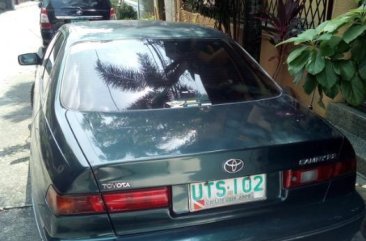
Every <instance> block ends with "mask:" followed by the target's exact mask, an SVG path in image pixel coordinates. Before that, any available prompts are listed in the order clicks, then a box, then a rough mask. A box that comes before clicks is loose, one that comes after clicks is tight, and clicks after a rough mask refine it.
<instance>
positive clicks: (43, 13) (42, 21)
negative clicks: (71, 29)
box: [40, 8, 52, 29]
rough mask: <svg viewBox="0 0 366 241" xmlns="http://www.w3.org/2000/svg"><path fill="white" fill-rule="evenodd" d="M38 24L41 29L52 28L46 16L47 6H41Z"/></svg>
mask: <svg viewBox="0 0 366 241" xmlns="http://www.w3.org/2000/svg"><path fill="white" fill-rule="evenodd" d="M40 24H41V29H51V28H52V25H51V23H50V20H49V18H48V11H47V8H41V16H40Z"/></svg>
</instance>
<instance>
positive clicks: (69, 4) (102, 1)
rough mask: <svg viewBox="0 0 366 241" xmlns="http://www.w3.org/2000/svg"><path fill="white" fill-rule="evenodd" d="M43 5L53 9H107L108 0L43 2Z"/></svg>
mask: <svg viewBox="0 0 366 241" xmlns="http://www.w3.org/2000/svg"><path fill="white" fill-rule="evenodd" d="M43 2H44V5H45V6H48V5H49V4H50V5H52V7H53V8H97V9H100V8H109V5H108V0H44V1H43Z"/></svg>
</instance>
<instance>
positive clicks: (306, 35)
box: [276, 29, 317, 47]
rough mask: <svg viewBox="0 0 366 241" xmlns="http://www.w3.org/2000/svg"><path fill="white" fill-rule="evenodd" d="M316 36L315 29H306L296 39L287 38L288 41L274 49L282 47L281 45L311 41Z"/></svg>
mask: <svg viewBox="0 0 366 241" xmlns="http://www.w3.org/2000/svg"><path fill="white" fill-rule="evenodd" d="M316 36H317V32H316V31H315V29H308V30H306V31H304V32H302V33H301V34H299V35H298V36H296V37H292V38H289V39H287V40H285V41H283V42H281V43H279V44H277V45H276V47H277V46H279V45H282V44H287V43H294V44H295V45H296V44H301V43H305V42H309V41H313V40H314V39H315V37H316Z"/></svg>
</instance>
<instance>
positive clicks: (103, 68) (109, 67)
mask: <svg viewBox="0 0 366 241" xmlns="http://www.w3.org/2000/svg"><path fill="white" fill-rule="evenodd" d="M144 44H145V45H146V46H148V48H149V50H150V51H154V52H155V55H151V56H153V58H152V57H150V55H149V54H147V53H136V55H137V62H138V64H139V66H136V67H137V68H126V67H124V66H117V65H114V64H109V63H107V62H105V61H102V60H101V59H100V58H99V56H98V60H97V63H96V67H95V69H96V71H97V72H98V74H99V75H100V77H101V78H102V79H103V81H104V83H105V84H106V85H107V86H108V88H109V87H112V88H114V89H119V90H120V91H128V92H144V95H143V96H142V97H140V98H139V99H137V100H136V101H135V102H134V103H133V104H131V105H130V106H129V107H128V108H127V109H150V108H163V107H168V106H166V103H168V102H170V101H173V100H176V99H180V98H187V97H188V98H194V97H196V96H198V95H199V93H198V91H197V90H195V89H194V88H192V87H190V86H189V85H187V84H186V83H184V82H183V81H181V78H185V80H186V81H187V80H188V82H189V81H195V78H194V74H195V73H197V72H198V71H197V70H196V69H195V68H194V67H193V64H192V62H193V58H192V56H189V55H190V53H191V52H192V51H186V52H181V53H179V54H174V53H173V52H174V51H177V50H176V48H174V49H172V48H171V47H168V46H167V45H171V44H167V43H162V42H161V41H159V40H145V41H144ZM161 51H163V52H164V53H165V54H166V56H164V55H163V54H162V53H161ZM172 51H173V52H172ZM154 56H158V62H157V60H156V58H155V57H154ZM167 56H169V57H167ZM186 71H188V72H189V73H190V76H188V75H187V74H185V72H186ZM146 90H147V91H146Z"/></svg>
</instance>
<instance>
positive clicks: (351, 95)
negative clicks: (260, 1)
mask: <svg viewBox="0 0 366 241" xmlns="http://www.w3.org/2000/svg"><path fill="white" fill-rule="evenodd" d="M341 32H342V33H341ZM288 43H293V44H294V45H295V46H296V48H294V49H293V50H292V51H291V52H290V54H289V56H288V58H287V64H288V71H289V73H290V74H291V75H292V76H293V77H294V82H295V83H300V82H301V81H302V80H303V79H304V81H305V82H304V85H303V88H304V90H305V92H306V93H307V94H309V95H310V94H311V93H314V92H315V91H316V90H317V91H318V92H319V95H320V101H319V104H320V105H322V106H324V105H323V102H322V98H323V96H324V95H325V96H328V97H329V98H331V99H333V98H334V97H335V96H337V95H338V93H341V94H342V96H343V97H344V99H345V101H346V102H347V103H348V104H350V105H352V106H359V105H361V104H362V103H363V102H364V101H365V98H366V46H365V43H366V5H365V4H364V3H363V4H361V6H360V7H359V8H357V9H353V10H350V11H349V12H347V13H345V14H343V15H340V16H338V17H336V18H334V19H332V20H329V21H326V22H324V23H322V24H320V25H319V26H318V27H317V28H315V29H308V30H306V31H305V32H303V33H301V34H299V35H298V36H296V37H292V38H290V39H288V40H286V41H283V42H281V43H280V44H279V45H282V44H288Z"/></svg>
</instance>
